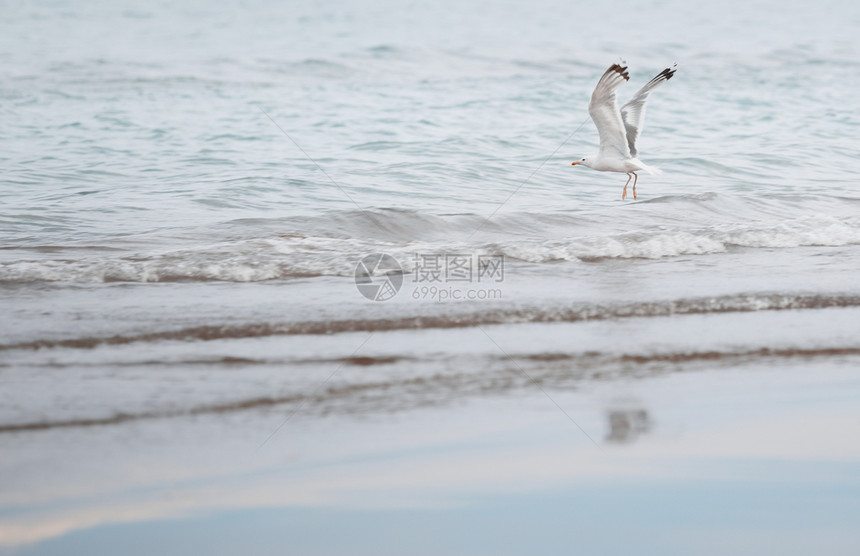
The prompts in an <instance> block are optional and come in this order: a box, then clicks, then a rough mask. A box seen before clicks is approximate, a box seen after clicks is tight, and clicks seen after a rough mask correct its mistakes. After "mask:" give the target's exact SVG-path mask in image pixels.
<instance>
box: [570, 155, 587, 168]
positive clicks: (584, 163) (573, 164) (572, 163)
mask: <svg viewBox="0 0 860 556" xmlns="http://www.w3.org/2000/svg"><path fill="white" fill-rule="evenodd" d="M577 164H582V165H583V166H588V167H589V168H591V157H589V156H584V157H582V158H580V159H579V160H577V161H576V162H571V164H570V165H571V166H576V165H577Z"/></svg>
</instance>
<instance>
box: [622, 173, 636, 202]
mask: <svg viewBox="0 0 860 556" xmlns="http://www.w3.org/2000/svg"><path fill="white" fill-rule="evenodd" d="M632 177H633V176H632V175H630V174H627V183H630V178H632ZM627 183H625V184H624V191H622V192H621V200H622V201H623V200H624V199H626V198H627ZM633 187H634V188H635V187H636V186H635V185H634V186H633ZM634 195H636V194H635V193H634Z"/></svg>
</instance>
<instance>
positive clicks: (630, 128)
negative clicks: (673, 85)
mask: <svg viewBox="0 0 860 556" xmlns="http://www.w3.org/2000/svg"><path fill="white" fill-rule="evenodd" d="M677 67H678V64H673V65H672V67H671V68H666V69H664V70H663V71H661V72H660V73H659V74H657V76H656V77H655V78H654V79H652V80H651V81H649V82H648V83H646V84H645V86H644V87H642V88H641V89H639V91H638V92H637V93H636V94H635V95H633V98H631V99H630V100H628V101H627V103H626V104H625V105H624V106H622V107H621V110H619V109H618V105H617V104H616V103H615V91H616V90H617V89H618V87H620V86H621V85H622V84H623V83H624V82H625V81H628V80H629V79H630V76H629V75H628V74H627V64H626V62H621V63H619V64H612V65H611V66H610V67H609V69H608V70H606V73H604V74H603V77H601V78H600V81H598V82H597V87H595V88H594V92H593V93H591V102H589V103H588V115H589V116H591V119H592V120H593V121H594V125H595V126H597V132H598V133H599V134H600V150H599V151H598V152H597V154H596V155H592V156H586V157H585V158H582V159H580V160H578V161H577V162H574V163H573V166H576V165H577V164H582V165H583V166H588V167H589V168H594V169H595V170H600V171H601V172H620V173H623V174H627V183H625V184H624V191H623V192H622V193H621V198H622V199H626V198H627V184H629V183H630V179H631V178H633V198H634V199H636V198H637V197H636V182H637V181H638V179H639V176H638V175H637V174H636V172H647V173H649V174H659V173H660V170H658V169H657V168H654V167H652V166H646V165H645V164H644V163H643V162H642V161H641V160H639V149H638V147H637V146H636V143H637V142H638V140H639V135H640V133H642V123H643V121H644V120H645V102H646V101H647V100H648V96H649V95H650V94H651V91H653V90H654V89H656V88H657V87H658V86H660V84H662V83H663V82H664V81H668V80H669V79H671V78H672V76H673V75H675V69H676V68H677Z"/></svg>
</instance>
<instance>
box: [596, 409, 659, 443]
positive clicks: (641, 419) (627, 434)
mask: <svg viewBox="0 0 860 556" xmlns="http://www.w3.org/2000/svg"><path fill="white" fill-rule="evenodd" d="M606 416H607V418H608V420H609V432H607V433H606V441H607V442H617V443H620V444H624V443H628V442H633V441H634V440H636V439H637V438H639V436H641V435H643V434H645V433H647V432H648V431H649V430H650V429H651V420H650V419H649V417H648V411H646V410H645V409H611V410H609V411H607V412H606Z"/></svg>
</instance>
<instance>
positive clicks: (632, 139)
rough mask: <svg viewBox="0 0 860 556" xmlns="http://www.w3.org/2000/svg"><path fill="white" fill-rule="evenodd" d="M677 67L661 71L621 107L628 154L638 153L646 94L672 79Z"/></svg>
mask: <svg viewBox="0 0 860 556" xmlns="http://www.w3.org/2000/svg"><path fill="white" fill-rule="evenodd" d="M677 68H678V64H672V67H671V68H666V69H664V70H663V71H661V72H660V73H659V74H657V76H656V77H655V78H654V79H652V80H651V81H649V82H648V83H646V84H645V86H644V87H642V88H641V89H639V91H638V92H637V93H636V94H635V95H633V98H631V99H630V100H628V101H627V103H626V104H625V105H624V106H622V107H621V119H622V120H623V121H624V129H625V131H626V133H627V146H628V148H629V149H630V156H632V157H634V158H635V157H636V156H638V155H639V149H638V147H637V146H636V143H637V142H638V141H639V135H640V134H641V133H642V126H643V124H644V122H645V102H646V101H647V100H648V95H650V94H651V91H653V90H654V89H655V88H656V87H657V86H659V85H660V84H661V83H663V82H665V81H668V80H670V79H672V76H673V75H675V70H676V69H677ZM602 146H603V141H602V139H601V148H602Z"/></svg>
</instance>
